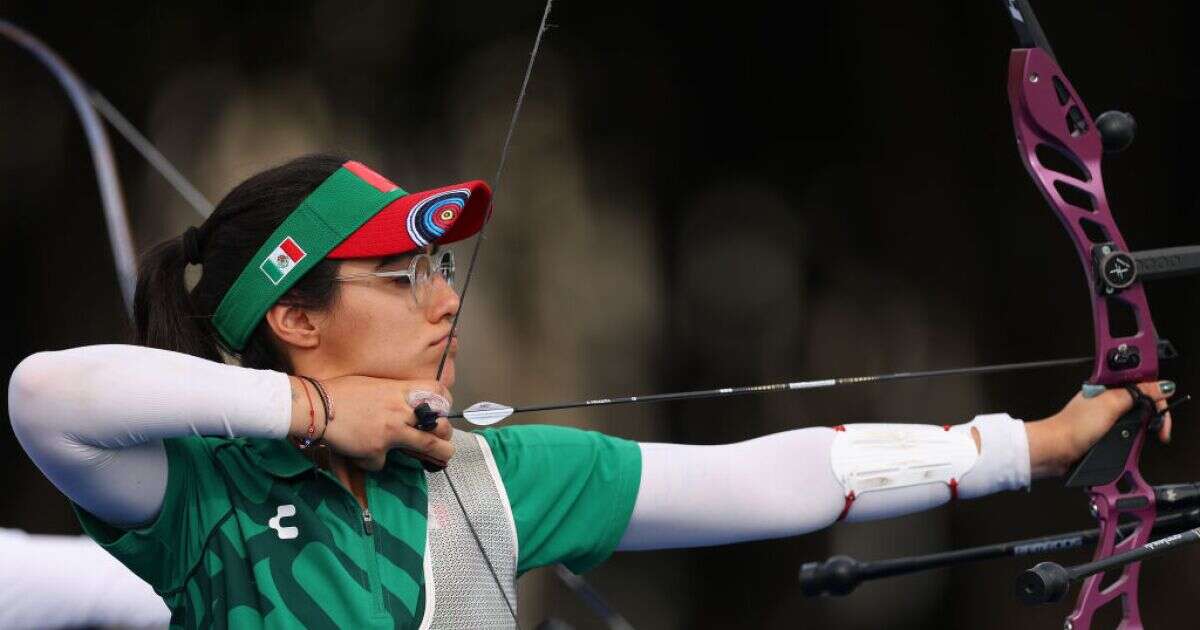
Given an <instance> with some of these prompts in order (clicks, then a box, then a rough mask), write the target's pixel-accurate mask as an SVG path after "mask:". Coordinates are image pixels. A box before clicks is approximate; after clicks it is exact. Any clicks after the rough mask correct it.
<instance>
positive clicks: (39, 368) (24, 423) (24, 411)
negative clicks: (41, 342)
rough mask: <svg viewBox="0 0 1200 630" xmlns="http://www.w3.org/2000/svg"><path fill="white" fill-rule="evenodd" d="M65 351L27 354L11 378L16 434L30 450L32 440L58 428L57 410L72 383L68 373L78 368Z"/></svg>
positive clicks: (10, 399) (11, 410) (10, 412)
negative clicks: (66, 386) (65, 357)
mask: <svg viewBox="0 0 1200 630" xmlns="http://www.w3.org/2000/svg"><path fill="white" fill-rule="evenodd" d="M64 354H65V353H62V352H38V353H36V354H33V355H30V356H28V357H26V358H25V359H24V360H23V361H21V363H20V364H18V365H17V368H16V369H15V370H13V373H12V376H11V377H10V378H9V381H8V415H9V418H10V421H11V422H12V428H13V433H15V434H16V436H17V439H18V440H20V442H21V444H22V445H23V446H25V448H26V450H28V449H29V446H30V439H31V438H33V437H34V436H35V435H37V434H40V433H43V432H45V431H47V430H54V428H53V427H52V426H50V425H51V420H52V419H53V418H54V417H57V416H58V415H59V414H56V413H54V412H53V410H54V409H55V407H56V406H57V405H59V404H61V403H62V402H63V401H64V396H65V392H64V391H63V384H64V383H68V382H71V379H72V377H71V376H70V375H68V374H67V372H75V371H77V370H76V369H75V368H72V367H71V366H70V364H69V362H67V361H64V360H63V355H64Z"/></svg>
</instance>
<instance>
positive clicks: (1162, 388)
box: [1026, 381, 1175, 478]
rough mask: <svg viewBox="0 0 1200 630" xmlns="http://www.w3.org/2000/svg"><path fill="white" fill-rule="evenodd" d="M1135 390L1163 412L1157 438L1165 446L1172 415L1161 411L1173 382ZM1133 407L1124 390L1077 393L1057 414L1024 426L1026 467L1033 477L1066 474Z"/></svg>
mask: <svg viewBox="0 0 1200 630" xmlns="http://www.w3.org/2000/svg"><path fill="white" fill-rule="evenodd" d="M1137 389H1138V391H1140V392H1141V393H1142V395H1144V396H1145V397H1146V398H1148V399H1150V400H1151V401H1153V403H1154V405H1155V408H1156V409H1157V410H1158V411H1159V412H1160V413H1162V422H1161V423H1160V425H1159V427H1158V439H1159V440H1160V441H1162V442H1163V443H1164V444H1165V443H1167V442H1169V441H1170V440H1171V413H1170V412H1169V411H1165V413H1163V412H1164V410H1166V409H1167V399H1168V398H1170V397H1171V395H1172V394H1174V393H1175V383H1173V382H1171V381H1153V382H1146V383H1139V384H1138V385H1137ZM1133 405H1134V400H1133V396H1131V394H1130V392H1129V391H1128V390H1126V389H1124V388H1113V389H1109V390H1107V391H1105V392H1104V393H1102V394H1100V395H1099V396H1096V397H1094V398H1085V397H1084V396H1083V395H1082V394H1076V395H1075V397H1074V398H1072V399H1071V400H1070V402H1068V403H1067V405H1066V406H1065V407H1063V408H1062V410H1061V411H1059V412H1058V413H1056V414H1054V415H1052V416H1050V417H1049V418H1046V419H1044V420H1038V421H1036V422H1030V423H1027V424H1026V431H1027V434H1028V436H1029V464H1030V469H1031V471H1032V474H1033V476H1034V478H1040V477H1052V476H1059V475H1062V474H1064V473H1066V471H1067V469H1069V468H1070V467H1071V465H1072V464H1074V463H1075V462H1076V461H1078V460H1079V458H1081V457H1083V455H1084V454H1085V453H1087V452H1088V450H1089V449H1091V447H1092V446H1093V445H1094V444H1095V443H1096V442H1097V441H1099V440H1100V438H1102V437H1104V435H1105V434H1106V433H1107V432H1108V430H1109V429H1110V428H1112V426H1113V424H1114V423H1116V421H1117V419H1118V418H1120V417H1121V415H1122V414H1124V413H1125V412H1127V411H1129V410H1130V409H1131V408H1132V407H1133Z"/></svg>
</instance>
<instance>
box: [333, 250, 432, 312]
mask: <svg viewBox="0 0 1200 630" xmlns="http://www.w3.org/2000/svg"><path fill="white" fill-rule="evenodd" d="M435 274H436V275H437V276H441V278H442V279H443V280H445V281H446V284H447V285H449V286H450V287H453V286H454V254H453V253H452V252H451V251H450V250H448V249H447V250H442V251H440V252H437V253H435V254H433V255H430V254H417V255H415V256H413V257H412V260H410V261H409V263H408V269H383V270H379V271H366V272H363V273H351V274H346V275H344V276H335V277H334V278H333V279H334V280H337V281H338V282H345V281H347V280H361V279H363V278H387V279H389V280H392V281H393V282H395V283H397V284H400V285H402V286H403V285H408V286H411V287H412V295H413V300H414V301H415V302H416V303H417V306H422V305H424V304H425V300H426V299H428V298H429V294H430V293H432V289H433V280H434V277H435Z"/></svg>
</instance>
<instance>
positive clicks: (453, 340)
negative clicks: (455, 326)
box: [429, 335, 458, 348]
mask: <svg viewBox="0 0 1200 630" xmlns="http://www.w3.org/2000/svg"><path fill="white" fill-rule="evenodd" d="M447 339H450V347H451V348H458V335H455V336H453V337H451V336H450V335H446V336H445V337H442V338H440V339H438V340H436V341H434V342H433V343H431V344H429V345H430V346H432V347H435V348H437V347H441V346H443V345H445V343H446V340H447Z"/></svg>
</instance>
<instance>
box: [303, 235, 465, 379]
mask: <svg viewBox="0 0 1200 630" xmlns="http://www.w3.org/2000/svg"><path fill="white" fill-rule="evenodd" d="M425 251H426V252H428V251H429V250H428V249H426V250H425ZM411 259H412V255H405V256H399V257H390V258H386V259H381V258H361V259H355V260H347V261H345V262H343V263H342V266H341V270H340V271H339V274H341V275H351V274H355V273H364V272H371V271H380V270H392V269H407V268H408V265H409V263H410V261H411ZM340 284H341V286H340V287H339V292H338V298H337V300H336V301H335V302H334V305H333V308H332V309H331V310H330V312H329V313H328V317H326V318H324V322H323V324H322V332H321V351H322V363H325V364H327V365H329V366H330V367H331V368H332V367H335V366H336V367H337V368H339V369H338V371H339V372H341V373H342V374H357V375H360V376H374V377H380V378H392V379H401V380H412V379H432V378H433V377H434V376H435V375H436V374H437V367H438V362H439V361H440V360H441V358H442V352H443V351H444V350H445V347H446V343H447V342H449V343H450V355H449V357H447V359H446V368H445V370H444V371H443V372H442V384H443V385H445V386H446V387H452V386H453V385H454V367H455V366H454V358H455V354H456V353H457V346H458V339H457V338H453V339H451V338H448V335H449V334H450V325H451V322H452V321H453V319H454V314H455V313H457V312H458V307H459V299H458V294H457V293H456V292H455V291H454V289H453V288H451V287H450V286H449V285H448V284H446V282H445V280H443V279H442V278H441V277H440V276H435V278H434V279H433V280H432V284H431V285H430V287H429V290H428V292H427V294H426V295H425V297H424V300H423V302H422V304H420V305H418V304H417V303H416V302H415V301H414V299H413V289H412V286H411V285H410V284H409V282H408V281H407V280H406V279H389V278H378V277H369V278H365V279H356V280H353V281H348V282H342V283H340Z"/></svg>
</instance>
